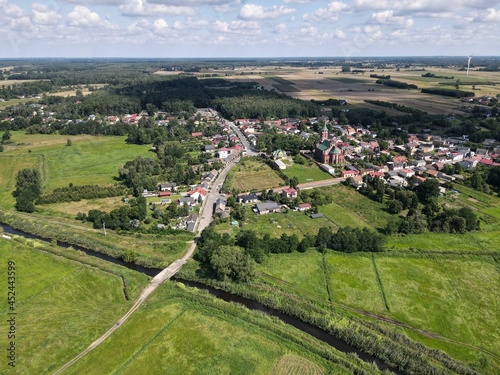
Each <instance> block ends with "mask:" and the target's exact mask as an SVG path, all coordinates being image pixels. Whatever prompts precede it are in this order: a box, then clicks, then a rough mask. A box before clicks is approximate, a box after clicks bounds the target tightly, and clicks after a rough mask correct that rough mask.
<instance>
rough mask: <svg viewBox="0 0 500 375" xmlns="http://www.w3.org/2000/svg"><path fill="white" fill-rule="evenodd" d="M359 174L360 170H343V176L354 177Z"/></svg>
mask: <svg viewBox="0 0 500 375" xmlns="http://www.w3.org/2000/svg"><path fill="white" fill-rule="evenodd" d="M358 174H359V172H358V171H354V170H344V171H342V177H344V178H349V177H354V176H357V175H358Z"/></svg>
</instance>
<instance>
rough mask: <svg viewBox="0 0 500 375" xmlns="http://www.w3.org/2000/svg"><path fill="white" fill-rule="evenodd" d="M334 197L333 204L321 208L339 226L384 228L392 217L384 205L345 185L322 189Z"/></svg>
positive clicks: (320, 210)
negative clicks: (384, 209)
mask: <svg viewBox="0 0 500 375" xmlns="http://www.w3.org/2000/svg"><path fill="white" fill-rule="evenodd" d="M322 189H323V190H324V191H326V192H328V193H329V194H331V195H332V197H333V203H331V204H328V205H325V206H321V207H319V212H322V213H324V214H325V215H326V216H327V217H328V218H329V219H330V220H332V221H333V222H334V223H335V224H336V225H337V226H340V227H344V226H351V227H373V228H383V227H385V226H386V225H387V222H388V221H389V219H390V217H391V215H390V214H388V213H387V212H385V211H383V208H384V205H383V204H381V203H378V202H375V201H373V200H371V199H369V198H367V197H365V196H363V195H361V194H360V193H358V192H357V191H356V190H354V189H352V188H349V187H346V186H344V185H341V184H339V185H335V186H331V187H326V188H322Z"/></svg>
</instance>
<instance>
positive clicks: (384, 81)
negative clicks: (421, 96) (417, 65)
mask: <svg viewBox="0 0 500 375" xmlns="http://www.w3.org/2000/svg"><path fill="white" fill-rule="evenodd" d="M375 83H378V84H380V85H384V86H389V87H395V88H398V89H405V90H412V89H413V90H417V89H418V86H417V85H414V84H412V83H406V82H401V81H394V80H392V79H377V80H376V81H375Z"/></svg>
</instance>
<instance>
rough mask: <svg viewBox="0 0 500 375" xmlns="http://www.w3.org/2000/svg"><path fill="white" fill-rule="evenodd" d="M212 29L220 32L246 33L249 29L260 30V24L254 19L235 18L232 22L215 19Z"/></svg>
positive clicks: (252, 30)
mask: <svg viewBox="0 0 500 375" xmlns="http://www.w3.org/2000/svg"><path fill="white" fill-rule="evenodd" d="M212 28H213V30H214V31H217V32H222V33H233V34H247V33H248V32H249V31H251V32H254V33H255V32H256V31H260V25H259V23H258V22H255V21H241V20H236V21H232V22H229V23H228V22H224V21H215V23H214V24H213V27H212Z"/></svg>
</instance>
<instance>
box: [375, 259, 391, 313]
mask: <svg viewBox="0 0 500 375" xmlns="http://www.w3.org/2000/svg"><path fill="white" fill-rule="evenodd" d="M372 265H373V271H374V272H375V278H376V279H377V284H378V288H379V291H380V294H381V295H382V301H384V305H385V308H386V310H387V311H389V312H391V309H390V308H389V305H388V304H387V298H386V296H385V291H384V285H383V284H382V279H381V278H380V274H379V272H378V268H377V263H376V261H375V254H372Z"/></svg>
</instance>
